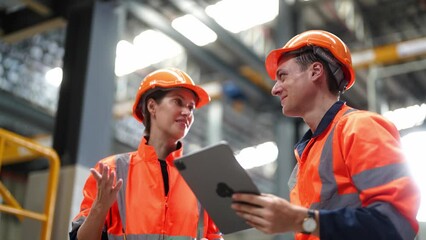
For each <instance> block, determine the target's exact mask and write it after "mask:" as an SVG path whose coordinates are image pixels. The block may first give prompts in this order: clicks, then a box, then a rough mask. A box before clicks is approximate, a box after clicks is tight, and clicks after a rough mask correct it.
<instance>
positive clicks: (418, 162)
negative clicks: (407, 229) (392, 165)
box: [401, 131, 426, 222]
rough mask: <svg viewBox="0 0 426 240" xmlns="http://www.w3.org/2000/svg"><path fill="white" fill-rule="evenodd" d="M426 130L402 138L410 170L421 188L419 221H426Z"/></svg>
mask: <svg viewBox="0 0 426 240" xmlns="http://www.w3.org/2000/svg"><path fill="white" fill-rule="evenodd" d="M425 142H426V131H422V132H413V133H409V134H407V135H405V136H403V137H402V138H401V144H402V148H403V151H404V154H405V157H406V158H407V161H408V165H409V167H410V171H411V173H412V175H413V177H414V179H415V181H416V183H417V185H418V186H419V188H420V193H421V196H422V197H421V202H420V209H419V212H418V213H417V220H418V221H419V222H426V185H425V183H426V175H425V174H424V170H425V169H426V162H425V161H424V143H425Z"/></svg>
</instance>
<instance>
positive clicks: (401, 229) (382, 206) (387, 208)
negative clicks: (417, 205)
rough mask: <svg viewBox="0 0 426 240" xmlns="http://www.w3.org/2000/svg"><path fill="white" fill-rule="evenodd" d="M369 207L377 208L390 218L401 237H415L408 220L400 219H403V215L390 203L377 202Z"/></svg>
mask: <svg viewBox="0 0 426 240" xmlns="http://www.w3.org/2000/svg"><path fill="white" fill-rule="evenodd" d="M371 207H373V208H375V209H377V210H378V211H379V212H381V213H383V214H384V215H386V216H387V217H388V218H389V219H390V220H391V222H392V223H393V226H394V227H395V228H396V230H397V231H398V233H399V234H400V235H401V237H402V239H414V238H415V236H416V232H415V231H414V230H413V228H412V227H411V224H410V223H409V222H408V221H401V219H405V218H404V216H402V215H401V213H399V212H398V211H397V210H396V209H395V208H394V207H393V206H392V205H391V204H389V203H386V202H379V203H375V204H373V205H372V206H371Z"/></svg>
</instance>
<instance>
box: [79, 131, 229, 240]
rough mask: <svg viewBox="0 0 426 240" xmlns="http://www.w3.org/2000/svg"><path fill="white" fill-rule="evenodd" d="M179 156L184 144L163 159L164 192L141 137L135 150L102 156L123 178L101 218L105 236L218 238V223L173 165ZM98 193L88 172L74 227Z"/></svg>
mask: <svg viewBox="0 0 426 240" xmlns="http://www.w3.org/2000/svg"><path fill="white" fill-rule="evenodd" d="M181 155H182V147H180V148H179V149H178V150H176V151H174V152H172V153H171V154H169V156H167V158H166V162H167V169H168V173H169V187H170V188H169V189H170V190H169V193H168V195H167V196H165V194H164V184H163V176H162V173H161V167H160V164H159V162H158V157H157V155H156V153H155V150H154V148H153V147H152V146H149V145H147V144H146V139H145V138H143V140H142V141H141V143H140V145H139V148H138V150H137V151H136V152H131V153H126V154H119V155H115V156H110V157H107V158H105V159H102V160H101V161H100V162H103V163H104V164H107V165H108V166H109V167H110V169H111V170H113V171H116V173H117V179H119V178H122V179H123V186H122V188H121V189H120V191H119V194H118V197H117V201H116V202H115V203H114V204H113V205H112V207H111V208H110V211H109V213H108V214H107V218H106V220H105V228H104V230H106V232H107V234H108V239H127V240H131V239H144V240H159V239H161V240H163V239H164V240H190V239H191V240H193V239H201V237H204V238H207V239H209V240H210V239H222V236H221V233H220V232H219V230H218V229H217V227H216V225H215V224H214V223H213V221H212V220H211V219H210V217H209V216H208V214H207V213H206V211H205V210H203V208H202V207H201V206H200V204H199V202H198V201H197V199H196V197H195V196H194V194H193V193H192V191H191V189H190V188H189V187H188V185H187V184H186V182H185V181H184V179H183V178H182V177H181V175H180V174H179V172H178V170H177V169H176V168H175V167H174V165H173V160H174V159H175V158H177V157H179V156H181ZM96 167H98V164H97V165H96ZM96 193H97V186H96V180H95V179H94V178H93V176H92V175H90V177H89V178H88V179H87V181H86V184H85V186H84V189H83V194H84V199H83V201H82V203H81V208H80V213H79V214H78V215H77V216H76V217H75V218H74V220H73V223H72V225H73V227H72V228H73V231H76V230H77V229H78V228H79V227H80V226H81V224H82V223H83V222H84V220H85V219H86V217H87V215H88V214H89V212H90V208H91V206H92V204H93V201H94V200H95V198H96Z"/></svg>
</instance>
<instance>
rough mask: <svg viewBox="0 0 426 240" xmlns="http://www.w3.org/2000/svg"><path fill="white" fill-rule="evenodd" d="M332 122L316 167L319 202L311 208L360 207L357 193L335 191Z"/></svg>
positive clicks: (350, 110)
mask: <svg viewBox="0 0 426 240" xmlns="http://www.w3.org/2000/svg"><path fill="white" fill-rule="evenodd" d="M353 111H356V110H355V109H349V110H347V111H346V112H345V113H344V114H343V115H346V114H348V113H351V112H353ZM336 125H337V123H336V124H334V126H333V128H332V129H331V131H330V134H329V135H328V136H327V139H326V141H325V144H324V147H323V150H322V152H321V157H320V164H319V167H318V171H319V175H320V179H321V183H322V188H321V195H320V202H319V203H314V204H312V205H311V208H316V209H318V208H321V209H336V208H342V207H360V206H361V200H360V199H359V193H352V194H339V193H338V191H337V182H336V178H335V175H334V171H333V162H334V159H333V136H334V130H335V128H336Z"/></svg>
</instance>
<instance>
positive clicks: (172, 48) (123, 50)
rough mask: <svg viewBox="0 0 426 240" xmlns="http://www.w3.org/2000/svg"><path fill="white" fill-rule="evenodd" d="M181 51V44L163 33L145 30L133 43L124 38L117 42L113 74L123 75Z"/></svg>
mask: <svg viewBox="0 0 426 240" xmlns="http://www.w3.org/2000/svg"><path fill="white" fill-rule="evenodd" d="M182 52H183V48H182V46H181V45H179V43H177V42H176V41H174V40H173V39H171V38H169V37H168V36H166V35H165V34H163V33H161V32H158V31H154V30H146V31H144V32H142V33H141V34H139V35H138V36H136V37H135V39H134V40H133V44H132V43H130V42H127V41H124V40H123V41H119V42H118V44H117V50H116V59H115V74H116V75H117V76H123V75H126V74H129V73H131V72H134V71H136V70H138V69H142V68H145V67H147V66H149V65H152V64H155V63H159V62H161V61H164V60H166V59H170V58H173V57H176V56H177V55H179V54H181V53H182Z"/></svg>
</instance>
